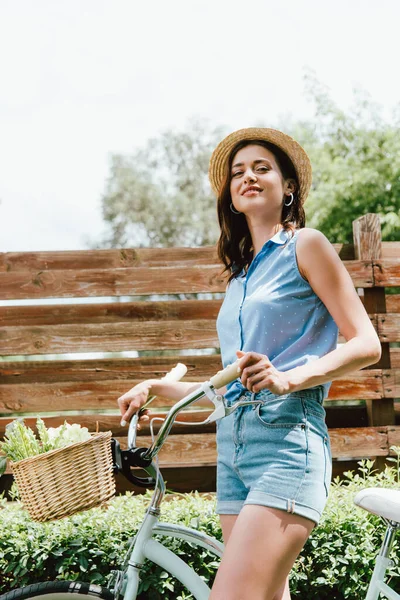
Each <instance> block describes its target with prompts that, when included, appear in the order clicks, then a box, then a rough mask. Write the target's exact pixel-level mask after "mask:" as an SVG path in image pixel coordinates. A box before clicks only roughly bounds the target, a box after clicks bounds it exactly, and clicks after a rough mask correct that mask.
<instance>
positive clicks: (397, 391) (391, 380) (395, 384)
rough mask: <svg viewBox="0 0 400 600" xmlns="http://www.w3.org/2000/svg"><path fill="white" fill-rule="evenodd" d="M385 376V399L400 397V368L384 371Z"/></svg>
mask: <svg viewBox="0 0 400 600" xmlns="http://www.w3.org/2000/svg"><path fill="white" fill-rule="evenodd" d="M382 376H383V393H384V397H385V398H399V397H400V368H398V369H384V370H383V371H382Z"/></svg>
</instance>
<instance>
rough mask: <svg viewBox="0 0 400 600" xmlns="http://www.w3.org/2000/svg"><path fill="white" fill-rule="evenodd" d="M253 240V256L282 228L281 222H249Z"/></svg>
mask: <svg viewBox="0 0 400 600" xmlns="http://www.w3.org/2000/svg"><path fill="white" fill-rule="evenodd" d="M248 226H249V231H250V235H251V240H252V242H253V258H254V257H255V256H256V255H257V254H258V253H259V252H260V250H261V248H262V247H263V246H264V244H265V242H268V240H270V239H271V238H272V237H274V235H275V234H277V233H278V231H280V230H281V229H282V225H281V223H274V224H269V225H268V224H266V223H262V224H252V223H250V222H248Z"/></svg>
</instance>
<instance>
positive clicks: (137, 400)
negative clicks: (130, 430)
mask: <svg viewBox="0 0 400 600" xmlns="http://www.w3.org/2000/svg"><path fill="white" fill-rule="evenodd" d="M151 384H152V382H151V381H150V380H146V381H142V382H141V383H138V384H137V385H135V386H134V387H133V388H131V389H130V390H129V391H128V392H126V394H123V395H122V396H121V397H120V398H118V406H119V410H120V412H121V415H122V418H121V422H123V421H125V422H126V423H128V422H129V421H130V420H131V418H132V417H133V415H134V414H135V413H137V412H138V411H139V410H140V409H141V407H142V406H143V404H145V402H146V401H147V399H148V397H149V392H150V389H151ZM148 413H149V411H148V410H145V411H143V414H141V415H140V419H139V423H140V421H148V420H149V416H148ZM138 429H140V424H138Z"/></svg>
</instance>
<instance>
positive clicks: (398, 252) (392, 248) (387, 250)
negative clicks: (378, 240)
mask: <svg viewBox="0 0 400 600" xmlns="http://www.w3.org/2000/svg"><path fill="white" fill-rule="evenodd" d="M399 256H400V242H382V255H381V257H382V258H399Z"/></svg>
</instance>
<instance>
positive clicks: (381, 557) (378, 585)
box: [365, 519, 400, 600]
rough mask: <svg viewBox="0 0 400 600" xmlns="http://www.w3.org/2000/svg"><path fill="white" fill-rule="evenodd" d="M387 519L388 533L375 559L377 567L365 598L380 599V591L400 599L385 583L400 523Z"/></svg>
mask: <svg viewBox="0 0 400 600" xmlns="http://www.w3.org/2000/svg"><path fill="white" fill-rule="evenodd" d="M385 521H386V522H387V524H388V527H387V529H386V534H385V537H384V540H383V543H382V547H381V550H380V552H379V554H378V556H377V557H376V559H375V568H374V571H373V573H372V577H371V581H370V584H369V587H368V591H367V595H366V597H365V600H378V598H379V594H380V592H382V594H384V595H385V596H386V598H388V600H400V594H398V593H397V592H395V591H394V590H393V589H392V588H391V587H389V586H388V585H387V583H385V575H386V571H387V569H388V568H389V567H390V566H391V560H390V559H389V554H390V550H391V548H392V545H393V541H394V537H395V535H396V531H397V529H399V528H400V524H399V523H396V522H394V521H387V520H386V519H385Z"/></svg>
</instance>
